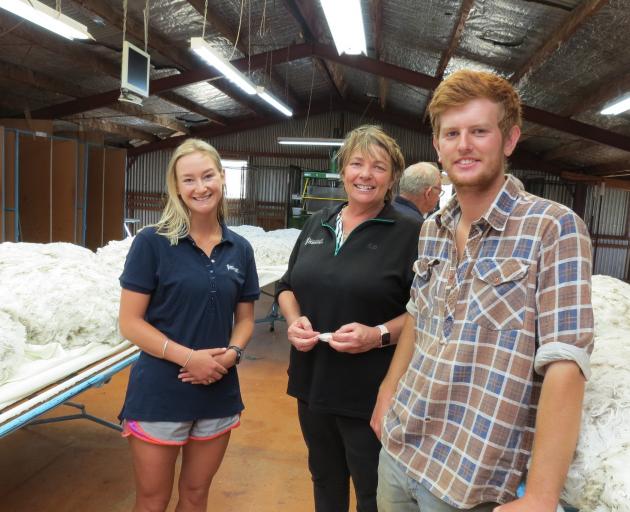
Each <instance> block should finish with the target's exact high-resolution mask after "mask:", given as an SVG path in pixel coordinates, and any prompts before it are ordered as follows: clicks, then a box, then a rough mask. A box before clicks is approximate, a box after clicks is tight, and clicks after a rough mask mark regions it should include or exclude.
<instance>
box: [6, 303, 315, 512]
mask: <svg viewBox="0 0 630 512" xmlns="http://www.w3.org/2000/svg"><path fill="white" fill-rule="evenodd" d="M269 304H270V301H269V299H268V298H267V297H264V298H263V299H262V300H261V301H260V302H259V303H258V304H257V306H256V315H257V318H260V317H261V316H264V314H265V313H266V312H267V309H268V307H269ZM288 353H289V346H288V342H287V340H286V325H285V324H284V322H279V323H276V330H275V332H269V326H268V324H259V325H257V326H256V330H255V333H254V336H253V339H252V341H251V342H250V345H249V347H248V350H247V352H246V355H245V359H244V361H243V362H242V363H241V365H240V367H239V375H240V379H241V387H242V393H243V399H244V401H245V407H246V409H245V411H244V413H243V416H242V423H241V426H240V427H239V428H237V429H236V430H234V431H233V434H232V438H231V441H230V445H229V447H228V451H227V454H226V457H225V459H224V461H223V464H222V466H221V468H220V469H219V472H218V474H217V476H216V477H215V479H214V482H213V484H212V488H211V490H210V500H209V505H208V511H214V512H223V511H235V512H248V511H252V512H254V511H255V512H272V511H273V512H278V511H287V512H302V511H304V512H306V511H311V510H313V498H312V484H311V479H310V474H309V472H308V468H307V462H306V448H305V446H304V441H303V439H302V435H301V433H300V429H299V425H298V421H297V414H296V405H295V401H294V400H293V399H292V398H290V397H288V396H287V395H286V393H285V391H286V381H287V376H286V368H287V361H288ZM127 378H128V371H123V372H120V373H118V374H117V375H115V376H114V378H113V379H112V380H111V382H109V383H108V384H107V385H105V386H103V387H101V388H95V389H90V390H88V391H86V392H85V393H83V394H82V395H79V396H78V397H76V399H75V401H77V402H82V403H84V404H86V406H87V409H88V411H89V412H90V413H92V414H95V415H97V416H99V417H102V418H105V419H108V420H110V421H116V416H117V414H118V412H119V410H120V406H121V404H122V400H123V397H124V392H125V388H126V384H127ZM64 409H66V407H60V408H57V410H55V411H52V413H50V414H49V416H54V415H60V414H62V413H63V414H65V413H67V411H65V410H64ZM174 494H175V493H174ZM133 501H134V484H133V475H132V468H131V459H130V454H129V450H128V447H127V442H126V441H125V440H124V439H123V438H122V437H120V435H119V434H118V432H116V431H114V430H111V429H108V428H105V427H103V426H100V425H98V424H96V423H93V422H91V421H86V420H78V421H77V420H75V421H67V422H62V423H58V424H51V425H36V426H31V427H25V428H22V429H20V430H18V431H17V432H14V433H12V434H10V435H9V436H7V437H5V438H3V439H0V511H11V512H34V511H37V512H40V511H42V512H47V511H51V512H77V511H85V510H89V511H91V512H123V511H129V510H131V508H132V506H133ZM175 503H176V496H174V498H173V499H172V500H171V504H170V506H169V508H168V510H169V511H172V510H174V509H175Z"/></svg>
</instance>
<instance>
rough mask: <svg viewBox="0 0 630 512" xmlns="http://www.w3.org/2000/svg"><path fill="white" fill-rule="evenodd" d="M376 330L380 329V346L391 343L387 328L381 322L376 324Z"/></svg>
mask: <svg viewBox="0 0 630 512" xmlns="http://www.w3.org/2000/svg"><path fill="white" fill-rule="evenodd" d="M376 327H378V330H379V331H381V347H386V346H388V345H389V344H390V343H391V335H390V333H389V329H388V328H387V327H386V326H385V325H383V324H381V325H377V326H376Z"/></svg>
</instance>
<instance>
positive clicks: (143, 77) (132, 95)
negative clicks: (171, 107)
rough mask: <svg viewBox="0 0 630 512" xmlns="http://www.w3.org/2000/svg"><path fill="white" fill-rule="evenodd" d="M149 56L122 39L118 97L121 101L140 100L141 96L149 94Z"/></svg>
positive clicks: (137, 101) (138, 101) (136, 101)
mask: <svg viewBox="0 0 630 512" xmlns="http://www.w3.org/2000/svg"><path fill="white" fill-rule="evenodd" d="M150 67H151V56H150V55H149V54H148V53H147V52H145V51H143V50H141V49H140V48H138V47H137V46H134V45H133V44H131V43H130V42H129V41H123V53H122V71H121V73H120V91H121V95H120V99H121V100H123V101H133V102H134V103H140V102H142V98H146V97H147V96H149V70H150Z"/></svg>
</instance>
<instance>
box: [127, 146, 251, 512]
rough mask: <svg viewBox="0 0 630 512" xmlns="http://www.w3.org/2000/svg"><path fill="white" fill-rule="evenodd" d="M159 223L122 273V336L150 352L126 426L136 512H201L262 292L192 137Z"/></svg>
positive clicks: (235, 405)
mask: <svg viewBox="0 0 630 512" xmlns="http://www.w3.org/2000/svg"><path fill="white" fill-rule="evenodd" d="M166 183H167V190H168V199H167V203H166V206H165V208H164V211H163V213H162V217H161V219H160V221H159V222H158V223H157V224H156V225H155V226H151V227H148V228H146V229H143V230H142V231H140V233H138V235H137V236H136V238H135V240H134V242H133V244H132V246H131V249H130V251H129V254H128V256H127V261H126V263H125V268H124V271H123V273H122V275H121V277H120V283H121V287H122V293H121V300H120V331H121V333H122V334H123V336H124V337H125V338H127V339H128V340H130V341H131V342H133V343H135V344H136V345H138V347H140V349H141V350H142V352H141V354H140V358H139V360H138V362H137V363H136V364H135V365H134V367H133V368H132V370H131V375H130V377H129V385H128V388H127V395H126V398H125V403H124V406H123V409H122V411H121V413H120V419H121V420H122V422H123V429H124V430H123V435H124V436H125V437H127V438H128V439H129V444H130V447H131V453H132V458H133V465H134V474H135V481H136V503H135V507H134V511H137V512H140V511H149V510H150V511H155V510H165V509H166V507H167V505H168V503H169V501H170V498H171V493H172V488H173V480H174V474H175V461H176V459H177V456H178V455H179V453H180V451H181V453H182V466H181V472H180V477H179V483H178V491H179V501H178V505H177V510H182V511H183V510H186V511H193V510H194V511H205V510H206V508H207V501H208V491H209V489H210V484H211V482H212V478H213V476H214V474H215V473H216V471H217V470H218V468H219V465H220V464H221V461H222V459H223V455H224V454H225V450H226V448H227V444H228V440H229V437H230V431H231V430H232V429H233V428H235V427H237V426H238V425H239V423H240V412H241V410H242V409H243V403H242V401H241V396H240V390H239V384H238V376H237V373H236V367H235V365H236V364H238V362H239V361H240V358H241V355H242V352H243V350H244V349H245V346H246V345H247V343H248V341H249V338H250V337H251V335H252V332H253V327H254V301H255V300H256V299H257V298H258V296H259V293H260V291H259V287H258V277H257V274H256V267H255V263H254V255H253V250H252V248H251V246H250V245H249V243H248V242H247V241H246V240H245V239H244V238H242V237H241V236H239V235H237V234H236V233H234V232H232V231H230V230H229V229H228V228H227V226H226V225H225V222H224V219H225V211H224V210H225V193H224V192H225V174H224V171H223V168H222V166H221V158H220V156H219V154H218V153H217V151H216V150H215V149H214V148H213V147H212V146H211V145H209V144H207V143H206V142H203V141H201V140H196V139H189V140H187V141H185V142H184V143H183V144H181V145H180V146H179V147H178V148H177V149H176V150H175V152H174V154H173V156H172V158H171V161H170V163H169V166H168V169H167V173H166Z"/></svg>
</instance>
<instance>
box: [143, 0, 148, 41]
mask: <svg viewBox="0 0 630 512" xmlns="http://www.w3.org/2000/svg"><path fill="white" fill-rule="evenodd" d="M142 14H143V15H144V51H145V52H147V53H148V52H149V50H148V47H149V0H147V3H146V4H145V6H144V10H143V11H142Z"/></svg>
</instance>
